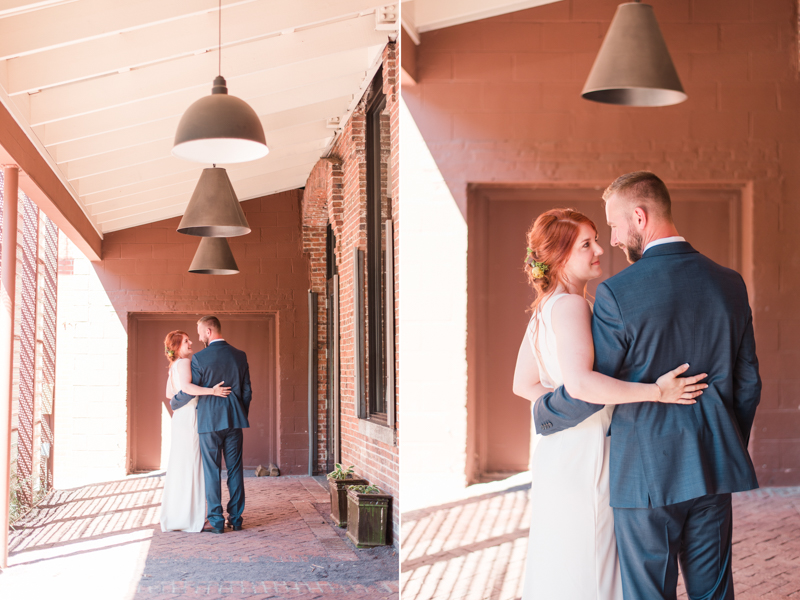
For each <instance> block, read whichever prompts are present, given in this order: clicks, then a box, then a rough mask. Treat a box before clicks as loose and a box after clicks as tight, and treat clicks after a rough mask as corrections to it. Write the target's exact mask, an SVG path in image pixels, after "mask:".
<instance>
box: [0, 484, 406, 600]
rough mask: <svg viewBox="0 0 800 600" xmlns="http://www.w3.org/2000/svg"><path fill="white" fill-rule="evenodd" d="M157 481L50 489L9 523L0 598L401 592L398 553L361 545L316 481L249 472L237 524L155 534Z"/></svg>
mask: <svg viewBox="0 0 800 600" xmlns="http://www.w3.org/2000/svg"><path fill="white" fill-rule="evenodd" d="M162 486H163V477H139V478H129V479H126V480H124V481H117V482H110V483H106V484H101V485H91V486H85V487H83V488H78V489H75V490H68V491H61V492H55V493H54V494H53V495H52V496H51V497H50V498H49V499H48V500H47V501H46V502H45V503H44V505H43V506H41V507H40V508H39V509H38V510H37V511H35V512H34V513H32V514H31V515H29V516H28V517H26V518H25V519H24V520H23V521H22V522H20V523H17V524H16V527H17V531H16V532H14V533H12V536H11V544H10V546H11V553H10V558H9V563H10V568H9V569H7V570H6V571H5V572H3V573H2V575H0V597H2V598H31V599H35V598H59V599H61V598H73V597H74V598H81V599H88V598H102V599H103V600H110V599H115V598H120V599H125V600H130V599H134V598H135V599H136V600H161V599H167V598H169V599H172V598H204V599H207V600H209V599H212V598H225V599H233V600H237V599H241V598H271V599H280V598H292V599H302V600H307V599H308V600H310V599H320V600H339V599H344V598H369V599H370V600H372V599H374V600H379V599H392V600H396V599H397V598H398V597H399V595H398V583H397V575H398V564H397V563H398V557H397V556H396V554H395V552H394V550H393V549H392V548H391V547H387V548H376V549H368V550H358V549H356V548H355V547H354V546H353V545H352V544H351V543H350V542H349V541H348V540H346V538H345V537H344V530H340V529H339V528H337V527H334V526H333V524H332V522H331V521H330V516H329V512H330V504H329V497H328V493H327V491H326V490H325V489H324V488H323V487H322V486H321V485H320V484H319V483H318V482H317V481H316V480H315V479H313V478H310V477H278V478H271V477H265V478H254V477H246V478H245V494H246V498H247V500H246V508H245V512H244V529H243V530H242V531H237V532H231V531H230V530H226V532H225V534H223V535H213V534H208V533H180V532H172V533H162V532H161V529H160V526H159V525H158V519H159V515H160V503H161V490H162ZM226 493H227V491H226V490H225V486H224V485H223V506H225V504H226V502H227V498H226V497H225V495H226Z"/></svg>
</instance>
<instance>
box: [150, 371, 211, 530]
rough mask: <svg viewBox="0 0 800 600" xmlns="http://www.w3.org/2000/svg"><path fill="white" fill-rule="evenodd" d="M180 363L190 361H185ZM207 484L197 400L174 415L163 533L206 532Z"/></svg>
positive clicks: (170, 386) (170, 384) (170, 390)
mask: <svg viewBox="0 0 800 600" xmlns="http://www.w3.org/2000/svg"><path fill="white" fill-rule="evenodd" d="M179 360H189V359H186V358H182V359H179ZM177 365H178V361H175V362H174V363H173V364H172V366H171V367H170V369H169V379H168V380H167V397H168V398H172V397H173V396H174V395H175V394H177V393H178V392H179V391H180V387H179V386H178V385H176V383H174V382H177V377H178V375H177V373H176V372H175V369H176V368H177ZM205 484H206V482H205V477H204V475H203V464H202V462H201V458H200V437H199V436H198V434H197V398H196V397H195V398H192V400H191V401H190V402H189V403H188V404H187V405H186V406H183V407H181V408H179V409H178V410H176V411H175V412H174V413H172V444H171V445H170V451H169V464H168V465H167V475H166V477H165V480H164V492H163V494H162V495H161V531H190V532H199V531H202V529H203V525H204V524H205V521H206V485H205Z"/></svg>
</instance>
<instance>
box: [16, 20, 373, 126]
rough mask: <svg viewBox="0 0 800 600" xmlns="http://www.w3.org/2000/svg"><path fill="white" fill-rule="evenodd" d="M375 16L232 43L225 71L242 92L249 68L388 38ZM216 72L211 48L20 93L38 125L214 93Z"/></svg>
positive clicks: (263, 67) (233, 90)
mask: <svg viewBox="0 0 800 600" xmlns="http://www.w3.org/2000/svg"><path fill="white" fill-rule="evenodd" d="M374 21H375V18H374V15H369V16H366V17H359V18H356V19H349V20H347V21H340V22H338V23H334V24H332V25H326V26H323V27H318V28H314V29H310V30H305V31H300V32H296V33H293V34H291V35H285V36H284V35H282V36H278V37H272V38H267V39H265V40H260V41H256V42H252V43H249V44H242V45H240V46H234V47H232V48H229V49H228V51H227V53H226V56H227V59H226V61H225V62H226V63H228V65H230V66H229V67H227V68H226V69H225V70H224V74H225V76H226V77H228V78H230V81H229V88H230V91H231V93H232V94H233V95H238V92H237V90H236V88H235V84H234V80H235V78H236V77H239V76H241V75H243V74H245V73H252V72H254V71H262V70H267V69H270V68H276V67H279V66H286V65H291V64H292V63H300V62H302V61H305V60H309V59H313V58H318V57H320V56H324V55H325V54H329V53H330V49H331V48H332V47H335V48H337V49H341V50H348V49H353V48H358V47H362V46H370V45H377V44H383V43H385V42H386V41H387V36H386V32H382V31H375V22H374ZM216 73H217V64H216V55H213V56H212V55H211V54H208V53H207V54H202V55H198V56H190V57H185V58H179V59H177V60H172V61H168V62H166V63H159V64H156V65H152V66H148V67H145V68H142V69H136V70H133V71H128V72H127V73H116V74H114V75H108V76H105V77H99V78H97V79H90V80H87V81H80V82H77V83H71V84H69V85H64V86H59V87H55V88H49V89H45V90H42V91H41V92H39V93H38V94H33V95H24V96H18V97H17V98H27V99H28V101H29V103H30V117H29V119H30V120H29V122H30V123H31V125H34V126H35V125H40V124H43V123H48V122H51V121H57V120H59V119H66V118H69V117H73V116H77V115H81V114H88V113H92V112H96V111H100V110H103V109H106V108H110V107H113V106H121V105H124V104H129V103H131V102H135V101H137V100H144V99H146V98H151V97H156V96H163V95H166V94H168V93H171V92H173V91H176V90H179V89H186V88H192V87H196V86H202V85H203V83H204V81H205V82H206V84H205V85H206V86H208V91H207V92H206V93H209V92H210V86H211V81H212V80H213V78H214V74H216ZM204 74H207V75H204ZM202 95H203V94H199V96H202Z"/></svg>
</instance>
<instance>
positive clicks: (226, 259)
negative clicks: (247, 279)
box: [189, 237, 239, 275]
mask: <svg viewBox="0 0 800 600" xmlns="http://www.w3.org/2000/svg"><path fill="white" fill-rule="evenodd" d="M238 272H239V267H238V265H237V264H236V260H235V259H234V258H233V252H231V247H230V245H228V240H226V239H225V238H222V237H204V238H201V240H200V245H199V246H198V247H197V252H195V254H194V258H193V259H192V264H191V266H190V267H189V273H198V274H200V275H236V274H237V273H238Z"/></svg>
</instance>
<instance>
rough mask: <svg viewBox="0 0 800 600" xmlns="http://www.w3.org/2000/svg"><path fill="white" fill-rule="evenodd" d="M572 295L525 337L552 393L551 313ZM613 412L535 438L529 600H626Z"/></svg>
mask: <svg viewBox="0 0 800 600" xmlns="http://www.w3.org/2000/svg"><path fill="white" fill-rule="evenodd" d="M566 295H567V294H555V295H553V297H551V298H549V299H548V300H547V301H546V302H545V303H544V305H543V306H541V307H540V309H539V310H538V311H537V313H536V314H535V315H534V316H533V317H532V319H531V322H530V324H529V325H528V330H527V332H526V334H525V336H526V340H527V341H528V343H530V344H531V349H532V350H533V354H534V356H535V357H536V361H537V364H538V365H539V373H540V374H541V380H542V384H544V385H545V386H548V387H553V388H555V387H558V386H560V385H561V384H562V383H563V381H564V380H563V377H562V375H561V368H560V366H559V363H558V355H557V352H556V337H555V334H554V333H553V327H552V325H551V314H552V312H553V305H554V304H555V303H556V302H557V301H558V299H559V298H561V297H563V296H566ZM533 319H538V320H539V321H538V332H537V337H538V340H539V355H537V353H536V348H535V346H534V345H533ZM542 363H543V364H542ZM613 410H614V407H613V406H606V407H605V408H603V409H602V410H600V411H598V412H596V413H595V414H594V415H592V416H591V417H589V418H588V419H586V420H585V421H583V422H582V423H581V424H579V425H577V426H575V427H573V428H571V429H567V430H564V431H560V432H558V433H554V434H552V435H549V436H541V435H537V436H536V438H537V440H536V441H537V443H536V446H535V449H534V451H533V457H532V461H531V474H532V482H533V483H532V486H531V508H532V516H531V529H530V537H529V540H528V557H527V560H526V563H525V587H524V590H523V593H522V599H523V600H622V582H621V579H620V570H619V559H618V557H617V546H616V538H615V536H614V514H613V512H612V509H611V507H610V506H609V484H608V451H609V442H610V439H609V438H607V437H606V431H607V430H608V425H609V423H610V422H611V415H612V414H613Z"/></svg>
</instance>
